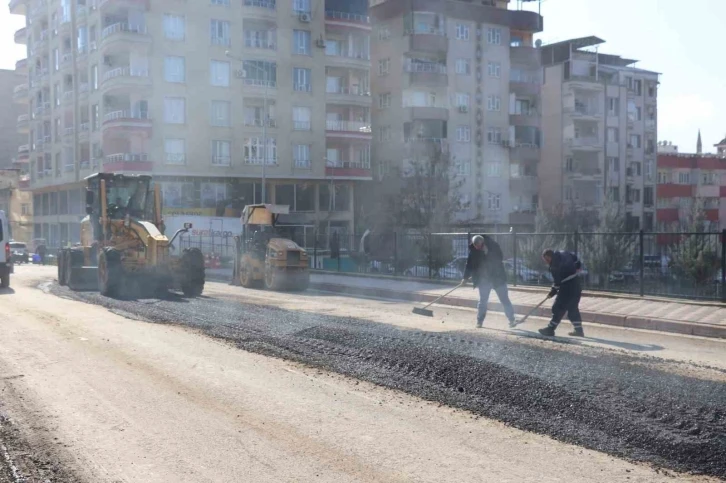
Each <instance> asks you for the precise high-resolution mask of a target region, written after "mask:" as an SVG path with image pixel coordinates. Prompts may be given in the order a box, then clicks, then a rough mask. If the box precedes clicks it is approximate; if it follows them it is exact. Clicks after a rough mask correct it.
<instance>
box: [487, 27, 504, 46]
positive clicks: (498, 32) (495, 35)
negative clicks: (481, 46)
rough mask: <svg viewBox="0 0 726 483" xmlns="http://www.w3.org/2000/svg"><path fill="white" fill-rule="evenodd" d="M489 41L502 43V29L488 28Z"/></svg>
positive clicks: (495, 43) (496, 43) (497, 43)
mask: <svg viewBox="0 0 726 483" xmlns="http://www.w3.org/2000/svg"><path fill="white" fill-rule="evenodd" d="M487 41H488V42H489V43H490V44H492V45H501V44H502V29H498V28H491V27H490V28H488V29H487Z"/></svg>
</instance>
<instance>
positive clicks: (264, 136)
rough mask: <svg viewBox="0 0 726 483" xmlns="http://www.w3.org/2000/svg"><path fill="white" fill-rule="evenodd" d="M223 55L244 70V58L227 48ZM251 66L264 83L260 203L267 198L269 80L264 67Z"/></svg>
mask: <svg viewBox="0 0 726 483" xmlns="http://www.w3.org/2000/svg"><path fill="white" fill-rule="evenodd" d="M224 55H226V56H227V57H228V58H230V59H233V60H237V61H239V62H242V72H243V73H244V72H245V70H244V68H245V65H244V59H242V58H240V57H237V56H235V55H233V54H232V52H230V51H229V50H227V51H225V52H224ZM252 67H254V68H255V69H258V70H260V71H262V82H264V84H265V91H264V94H263V99H262V110H263V111H264V116H263V119H262V146H263V147H262V149H263V151H262V152H263V154H262V203H265V202H266V200H267V198H266V196H265V195H266V192H267V182H266V180H267V177H266V169H267V147H268V146H267V124H268V122H269V119H268V114H267V88H268V85H269V84H270V82H269V74H268V72H267V70H266V69H262V68H260V67H258V66H256V65H252Z"/></svg>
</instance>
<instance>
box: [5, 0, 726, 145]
mask: <svg viewBox="0 0 726 483" xmlns="http://www.w3.org/2000/svg"><path fill="white" fill-rule="evenodd" d="M516 1H517V0H512V2H511V3H512V4H515V3H516ZM529 5H530V6H529V7H527V8H529V9H537V7H536V6H533V5H536V2H533V3H532V4H529ZM686 5H687V6H686ZM541 9H542V10H541V11H542V15H543V16H544V27H545V30H544V32H543V33H542V34H541V35H540V36H539V38H541V39H542V41H543V42H545V43H550V42H556V41H560V40H566V39H569V38H576V37H584V36H588V35H595V36H597V37H599V38H601V39H603V40H605V44H603V45H602V46H601V47H600V52H603V53H608V54H616V55H622V56H624V57H627V58H630V59H638V60H639V61H640V62H639V63H638V64H636V66H637V67H641V68H643V69H648V70H653V71H656V72H659V73H661V74H662V76H661V85H660V89H659V91H658V96H659V97H658V102H659V109H658V139H659V140H660V141H663V140H667V141H672V142H673V144H676V145H678V147H679V149H680V151H681V152H694V151H695V149H696V137H697V135H698V130H699V129H701V134H702V136H703V146H704V151H706V152H709V151H711V152H713V151H715V149H714V148H713V145H714V144H716V143H717V142H718V141H720V140H721V139H723V138H726V62H725V61H724V60H723V59H724V57H723V47H724V45H725V44H726V42H725V41H724V38H723V36H722V34H720V32H722V29H723V25H724V20H725V19H726V0H688V1H683V0H543V1H542V4H541ZM23 25H24V18H23V17H22V16H20V15H10V13H8V8H7V2H3V3H2V4H0V32H2V34H0V68H2V69H14V68H15V61H16V60H18V59H21V58H23V57H25V46H24V45H16V44H15V41H14V38H13V34H14V33H15V31H16V30H18V29H19V28H21V27H22V26H23ZM709 93H710V94H709Z"/></svg>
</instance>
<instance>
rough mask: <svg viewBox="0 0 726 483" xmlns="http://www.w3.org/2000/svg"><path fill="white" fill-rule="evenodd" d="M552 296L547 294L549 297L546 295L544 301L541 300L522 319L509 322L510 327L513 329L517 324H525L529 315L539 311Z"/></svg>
mask: <svg viewBox="0 0 726 483" xmlns="http://www.w3.org/2000/svg"><path fill="white" fill-rule="evenodd" d="M550 298H551V297H550V296H549V295H547V297H545V299H544V300H543V301H541V302H540V303H538V304H537V305H536V306H535V307H534V308H533V309H532V310H530V311H529V313H527V315H525V316H524V317H522V318H521V319H520V320H515V321H514V322H510V323H509V328H510V329H513V328H515V327H516V326H518V325H519V324H524V323H525V322H526V321H527V319H528V318H529V316H530V315H532V314H533V313H535V312H536V311H537V309H539V308H540V307H542V304H543V303H545V302H547V301H548V300H549V299H550Z"/></svg>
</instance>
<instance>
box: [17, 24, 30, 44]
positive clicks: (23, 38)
mask: <svg viewBox="0 0 726 483" xmlns="http://www.w3.org/2000/svg"><path fill="white" fill-rule="evenodd" d="M15 43H16V44H20V45H27V44H28V29H27V28H26V27H21V28H19V29H18V30H17V31H16V32H15Z"/></svg>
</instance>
